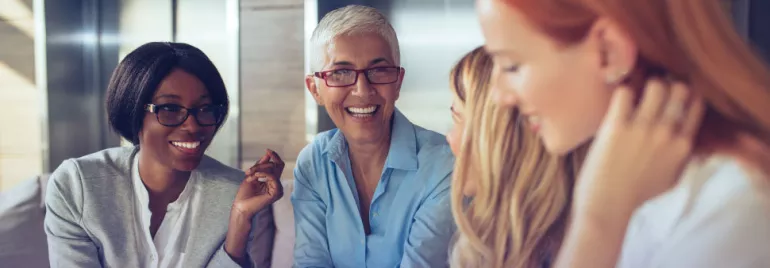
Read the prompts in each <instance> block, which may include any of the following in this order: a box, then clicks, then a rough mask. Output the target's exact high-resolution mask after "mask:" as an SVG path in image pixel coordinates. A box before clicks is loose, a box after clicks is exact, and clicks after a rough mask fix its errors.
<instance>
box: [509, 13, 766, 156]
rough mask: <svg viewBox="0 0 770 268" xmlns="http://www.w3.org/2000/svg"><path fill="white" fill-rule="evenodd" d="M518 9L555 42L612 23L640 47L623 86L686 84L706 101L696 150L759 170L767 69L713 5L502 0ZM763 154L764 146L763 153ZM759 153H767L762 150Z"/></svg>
mask: <svg viewBox="0 0 770 268" xmlns="http://www.w3.org/2000/svg"><path fill="white" fill-rule="evenodd" d="M499 1H503V2H505V3H506V4H507V5H509V6H511V7H514V8H516V9H517V10H518V11H520V12H521V13H522V14H524V16H525V17H526V18H527V19H528V20H529V21H530V22H531V23H532V24H533V25H534V26H535V27H537V28H539V29H540V31H542V32H544V33H546V34H547V35H548V36H550V37H551V38H553V39H555V40H556V41H557V42H558V43H560V44H563V45H569V44H572V43H576V42H579V41H581V40H582V39H583V37H584V36H586V34H587V33H588V31H589V30H590V28H591V27H592V25H593V23H594V22H595V21H596V20H597V19H598V18H600V17H601V18H609V19H611V20H613V21H614V22H616V23H617V24H618V25H619V26H620V27H621V28H623V29H624V30H625V31H626V32H627V34H628V36H630V38H631V39H632V40H633V41H634V42H635V44H636V45H637V46H638V51H639V55H638V59H637V64H636V66H635V69H634V70H633V71H632V72H631V74H630V76H629V78H628V79H629V80H628V82H629V83H630V84H631V85H634V86H637V87H638V88H641V85H642V84H643V82H644V81H645V80H646V79H647V78H648V77H650V76H653V75H666V76H670V77H673V78H675V79H678V80H681V81H685V82H688V83H689V85H690V86H691V88H692V89H693V91H694V92H695V93H696V94H698V95H700V96H702V97H703V98H704V99H705V101H706V103H707V109H706V115H705V117H704V121H703V123H702V125H701V129H700V131H699V133H698V137H697V139H696V143H695V150H696V151H697V152H698V153H705V154H708V153H712V152H714V151H715V150H720V151H722V150H727V151H730V152H735V153H738V154H740V155H742V156H746V155H749V157H748V158H750V159H749V160H751V161H754V162H755V163H754V164H757V165H758V166H760V167H761V166H766V165H768V164H769V163H767V162H766V161H767V159H764V160H761V159H756V158H757V157H752V156H751V155H754V156H756V155H757V154H756V152H755V153H752V152H751V150H752V148H746V147H750V146H746V145H745V144H744V145H741V144H739V139H740V138H741V137H742V136H749V137H752V138H754V139H755V140H758V141H759V142H760V143H763V145H764V146H770V71H768V68H767V66H766V65H765V63H764V62H762V61H761V59H760V57H759V56H758V55H757V54H755V53H754V51H752V49H751V48H750V46H749V45H748V43H747V42H746V41H745V40H744V39H743V38H741V37H740V36H739V35H738V33H737V32H736V31H735V30H734V28H733V27H734V26H733V23H732V20H731V19H730V17H729V16H728V15H727V14H728V13H727V12H726V10H727V9H726V5H725V4H724V3H723V2H721V1H717V0H676V1H670V0H644V1H639V0H499ZM765 148H767V147H765ZM763 153H764V152H763Z"/></svg>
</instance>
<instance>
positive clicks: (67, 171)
mask: <svg viewBox="0 0 770 268" xmlns="http://www.w3.org/2000/svg"><path fill="white" fill-rule="evenodd" d="M134 152H135V148H134V147H116V148H110V149H105V150H102V151H98V152H95V153H92V154H89V155H85V156H82V157H79V158H71V159H67V160H64V161H63V162H62V163H61V164H60V165H59V167H57V168H56V170H54V172H53V173H52V174H51V179H50V180H52V181H62V180H83V181H92V180H96V179H99V178H103V177H115V176H123V175H127V174H129V172H130V166H131V165H130V163H131V157H132V156H133V154H134Z"/></svg>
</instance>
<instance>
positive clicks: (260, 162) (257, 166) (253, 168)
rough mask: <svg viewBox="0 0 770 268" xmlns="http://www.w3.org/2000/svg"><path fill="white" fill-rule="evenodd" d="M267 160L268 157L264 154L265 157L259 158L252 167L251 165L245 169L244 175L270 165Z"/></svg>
mask: <svg viewBox="0 0 770 268" xmlns="http://www.w3.org/2000/svg"><path fill="white" fill-rule="evenodd" d="M269 160H270V155H268V154H265V155H263V156H262V158H260V159H259V160H258V161H257V163H254V165H253V166H251V167H250V168H249V169H247V170H246V171H245V172H246V175H249V174H251V173H254V171H256V170H257V169H261V168H266V165H269V164H270V163H269V162H268V161H269ZM260 165H262V166H260Z"/></svg>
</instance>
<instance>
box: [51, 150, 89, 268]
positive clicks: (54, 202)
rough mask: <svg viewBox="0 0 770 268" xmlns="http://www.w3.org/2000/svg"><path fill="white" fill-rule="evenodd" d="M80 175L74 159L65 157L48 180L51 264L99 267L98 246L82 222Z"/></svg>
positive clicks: (57, 265)
mask: <svg viewBox="0 0 770 268" xmlns="http://www.w3.org/2000/svg"><path fill="white" fill-rule="evenodd" d="M81 178H82V176H81V174H80V171H79V169H78V166H77V164H76V163H75V161H74V160H66V161H64V162H63V163H62V164H61V165H60V166H59V168H57V169H56V171H54V173H53V174H52V175H51V178H50V180H49V181H48V186H47V190H46V194H45V206H46V214H45V233H46V236H47V238H48V239H47V240H48V252H49V261H50V264H51V267H53V268H56V267H101V263H100V261H99V250H98V248H97V247H96V245H95V244H94V242H93V241H92V240H91V238H90V236H89V235H88V233H87V231H86V229H85V228H84V226H83V224H82V218H83V214H82V213H83V202H84V198H83V185H82V180H81Z"/></svg>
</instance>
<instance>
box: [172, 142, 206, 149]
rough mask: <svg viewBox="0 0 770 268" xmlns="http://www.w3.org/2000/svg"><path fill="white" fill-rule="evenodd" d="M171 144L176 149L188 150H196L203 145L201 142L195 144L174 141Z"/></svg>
mask: <svg viewBox="0 0 770 268" xmlns="http://www.w3.org/2000/svg"><path fill="white" fill-rule="evenodd" d="M171 144H173V145H174V146H176V147H182V148H187V149H195V148H198V146H200V145H201V142H199V141H193V142H180V141H174V142H171Z"/></svg>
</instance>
